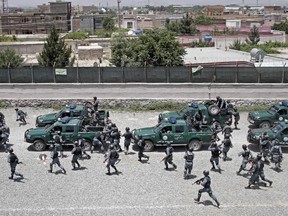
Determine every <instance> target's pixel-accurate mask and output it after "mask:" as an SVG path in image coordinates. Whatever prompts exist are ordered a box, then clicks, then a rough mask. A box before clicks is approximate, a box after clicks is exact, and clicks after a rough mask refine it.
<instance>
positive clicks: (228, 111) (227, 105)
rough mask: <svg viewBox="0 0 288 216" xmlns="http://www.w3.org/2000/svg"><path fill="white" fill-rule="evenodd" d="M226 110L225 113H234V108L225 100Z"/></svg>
mask: <svg viewBox="0 0 288 216" xmlns="http://www.w3.org/2000/svg"><path fill="white" fill-rule="evenodd" d="M226 108H227V113H228V114H230V115H232V113H233V111H234V106H233V104H232V103H231V101H230V100H227V104H226Z"/></svg>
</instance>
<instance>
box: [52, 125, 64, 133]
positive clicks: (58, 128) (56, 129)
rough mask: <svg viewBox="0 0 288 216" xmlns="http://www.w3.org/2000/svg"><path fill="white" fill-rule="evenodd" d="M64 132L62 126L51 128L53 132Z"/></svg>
mask: <svg viewBox="0 0 288 216" xmlns="http://www.w3.org/2000/svg"><path fill="white" fill-rule="evenodd" d="M58 132H60V133H62V127H61V126H55V127H54V128H52V129H51V133H58Z"/></svg>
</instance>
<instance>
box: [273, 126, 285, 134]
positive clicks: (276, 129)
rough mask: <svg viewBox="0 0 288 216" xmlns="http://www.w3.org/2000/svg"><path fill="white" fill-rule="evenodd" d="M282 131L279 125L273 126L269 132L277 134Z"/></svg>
mask: <svg viewBox="0 0 288 216" xmlns="http://www.w3.org/2000/svg"><path fill="white" fill-rule="evenodd" d="M282 130H283V126H282V125H281V124H278V125H276V126H274V127H273V128H271V131H273V132H274V133H279V132H280V131H282Z"/></svg>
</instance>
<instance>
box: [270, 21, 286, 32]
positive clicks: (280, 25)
mask: <svg viewBox="0 0 288 216" xmlns="http://www.w3.org/2000/svg"><path fill="white" fill-rule="evenodd" d="M272 29H273V30H278V31H285V33H286V34H288V20H286V21H284V22H280V23H278V24H277V23H275V24H274V25H273V27H272Z"/></svg>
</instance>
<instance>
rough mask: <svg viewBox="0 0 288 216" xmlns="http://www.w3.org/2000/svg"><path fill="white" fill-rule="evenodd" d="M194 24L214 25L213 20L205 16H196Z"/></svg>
mask: <svg viewBox="0 0 288 216" xmlns="http://www.w3.org/2000/svg"><path fill="white" fill-rule="evenodd" d="M194 22H195V24H196V25H212V24H213V20H212V19H211V18H210V17H206V16H204V15H203V14H201V15H198V16H196V17H195V21H194Z"/></svg>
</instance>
